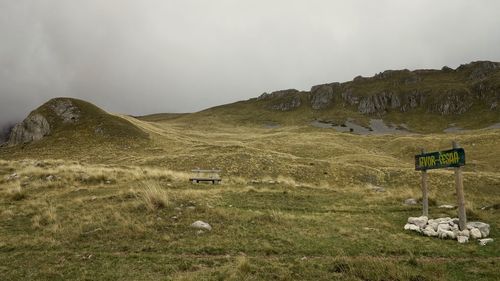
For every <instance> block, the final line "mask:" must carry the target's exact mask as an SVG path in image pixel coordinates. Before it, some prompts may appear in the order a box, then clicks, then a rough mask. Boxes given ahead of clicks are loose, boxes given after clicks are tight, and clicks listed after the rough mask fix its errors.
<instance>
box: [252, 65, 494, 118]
mask: <svg viewBox="0 0 500 281" xmlns="http://www.w3.org/2000/svg"><path fill="white" fill-rule="evenodd" d="M499 73H500V63H497V62H488V61H481V62H472V63H470V64H465V65H462V66H460V67H458V68H457V69H456V70H453V69H451V68H449V67H443V68H442V69H441V70H415V71H409V70H407V69H404V70H386V71H384V72H381V73H378V74H376V75H374V76H373V77H362V76H357V77H356V78H354V79H353V80H352V81H349V82H345V83H330V84H321V85H317V86H313V87H312V88H311V90H310V91H309V92H299V91H297V90H283V91H277V92H273V93H271V94H268V93H264V94H262V95H261V96H260V97H259V98H257V100H260V101H269V102H268V103H266V104H265V105H264V107H265V108H267V109H272V110H280V111H287V110H292V109H295V108H297V107H300V106H301V105H302V103H303V102H302V101H304V100H308V101H309V106H310V108H311V109H312V110H325V109H328V108H332V107H334V106H338V105H340V106H343V107H351V108H352V109H353V110H357V111H358V112H360V113H362V114H367V115H371V114H378V115H380V114H384V113H386V112H388V111H398V112H408V111H411V110H417V109H418V110H420V111H424V112H427V113H432V114H439V115H460V114H464V113H466V112H468V111H469V110H470V109H471V108H472V107H473V106H475V105H478V106H480V107H483V108H486V109H489V110H495V111H496V110H498V109H499V108H500V106H499V102H500V83H499V81H498V78H497V77H498V75H499Z"/></svg>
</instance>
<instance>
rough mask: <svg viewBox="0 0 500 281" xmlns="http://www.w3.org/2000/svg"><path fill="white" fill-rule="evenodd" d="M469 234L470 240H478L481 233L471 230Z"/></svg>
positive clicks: (474, 229) (477, 230)
mask: <svg viewBox="0 0 500 281" xmlns="http://www.w3.org/2000/svg"><path fill="white" fill-rule="evenodd" d="M469 232H470V237H471V238H472V239H479V238H481V231H479V229H477V228H472V229H471V230H470V231H469Z"/></svg>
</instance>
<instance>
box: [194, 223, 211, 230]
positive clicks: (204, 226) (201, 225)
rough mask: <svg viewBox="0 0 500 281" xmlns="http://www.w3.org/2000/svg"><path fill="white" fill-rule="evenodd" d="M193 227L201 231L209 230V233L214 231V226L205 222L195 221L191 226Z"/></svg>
mask: <svg viewBox="0 0 500 281" xmlns="http://www.w3.org/2000/svg"><path fill="white" fill-rule="evenodd" d="M191 227H192V228H196V229H201V230H208V231H211V230H212V226H210V224H208V223H206V222H203V221H195V222H193V223H192V224H191Z"/></svg>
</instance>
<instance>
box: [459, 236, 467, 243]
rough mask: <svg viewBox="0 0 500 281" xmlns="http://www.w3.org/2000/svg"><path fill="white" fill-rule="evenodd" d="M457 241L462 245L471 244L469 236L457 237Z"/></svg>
mask: <svg viewBox="0 0 500 281" xmlns="http://www.w3.org/2000/svg"><path fill="white" fill-rule="evenodd" d="M457 241H458V243H460V244H463V243H467V242H469V237H467V236H458V237H457Z"/></svg>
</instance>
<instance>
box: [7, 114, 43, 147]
mask: <svg viewBox="0 0 500 281" xmlns="http://www.w3.org/2000/svg"><path fill="white" fill-rule="evenodd" d="M48 134H50V125H49V122H48V121H47V119H46V118H45V117H44V116H42V115H41V114H38V113H32V114H30V115H29V116H28V117H27V118H26V119H24V121H23V122H21V123H19V124H17V125H16V126H14V128H13V129H12V131H11V133H10V137H9V141H8V145H9V146H13V145H18V144H24V143H29V142H32V141H37V140H40V139H42V138H43V137H45V136H46V135H48Z"/></svg>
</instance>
